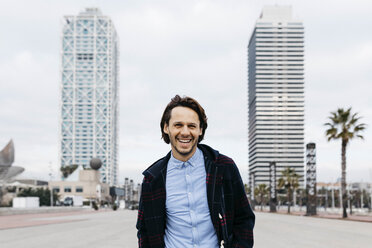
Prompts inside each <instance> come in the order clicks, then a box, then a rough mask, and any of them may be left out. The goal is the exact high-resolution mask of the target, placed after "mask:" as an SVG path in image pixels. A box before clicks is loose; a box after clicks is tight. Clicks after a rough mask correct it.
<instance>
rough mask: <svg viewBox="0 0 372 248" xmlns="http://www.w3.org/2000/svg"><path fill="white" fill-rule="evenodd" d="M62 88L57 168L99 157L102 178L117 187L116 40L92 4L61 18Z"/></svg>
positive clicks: (106, 18) (105, 21) (117, 78)
mask: <svg viewBox="0 0 372 248" xmlns="http://www.w3.org/2000/svg"><path fill="white" fill-rule="evenodd" d="M61 92H62V93H61V106H60V107H61V118H60V127H61V129H60V135H61V136H60V161H61V166H66V165H72V164H77V165H82V166H87V165H89V161H90V159H91V158H92V157H98V158H100V159H101V160H102V167H101V171H100V172H101V180H102V182H105V183H108V184H110V185H116V184H117V182H118V107H119V95H118V92H119V41H118V36H117V34H116V31H115V27H114V25H113V23H112V21H111V19H110V18H109V17H108V16H104V15H102V13H101V11H100V10H99V9H97V8H86V9H85V11H83V12H81V13H79V15H77V16H65V17H64V19H63V29H62V50H61Z"/></svg>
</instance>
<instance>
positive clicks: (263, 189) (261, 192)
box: [254, 183, 269, 211]
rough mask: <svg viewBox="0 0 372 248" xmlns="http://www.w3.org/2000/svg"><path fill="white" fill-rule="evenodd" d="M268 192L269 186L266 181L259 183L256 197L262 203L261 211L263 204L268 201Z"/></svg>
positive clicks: (255, 191)
mask: <svg viewBox="0 0 372 248" xmlns="http://www.w3.org/2000/svg"><path fill="white" fill-rule="evenodd" d="M268 194H269V187H268V186H267V185H266V184H264V183H263V184H259V185H257V187H256V188H255V189H254V195H255V197H256V199H258V202H259V203H260V205H261V211H262V208H263V205H264V204H265V203H266V201H267V196H268Z"/></svg>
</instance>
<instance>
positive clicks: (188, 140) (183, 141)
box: [178, 139, 191, 143]
mask: <svg viewBox="0 0 372 248" xmlns="http://www.w3.org/2000/svg"><path fill="white" fill-rule="evenodd" d="M178 141H179V142H181V143H189V142H191V139H187V140H181V139H179V140H178Z"/></svg>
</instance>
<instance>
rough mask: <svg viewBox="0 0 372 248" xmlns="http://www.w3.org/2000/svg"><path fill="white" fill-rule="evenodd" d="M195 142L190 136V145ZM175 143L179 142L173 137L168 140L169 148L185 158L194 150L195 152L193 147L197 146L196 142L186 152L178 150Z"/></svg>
mask: <svg viewBox="0 0 372 248" xmlns="http://www.w3.org/2000/svg"><path fill="white" fill-rule="evenodd" d="M194 141H195V137H193V136H192V140H191V143H192V142H194ZM177 142H179V141H178V140H177V137H174V138H171V139H170V143H171V146H172V147H173V149H174V150H175V151H176V152H177V153H178V154H180V155H181V156H182V157H187V156H189V155H190V154H191V153H192V152H193V151H194V150H195V147H196V146H197V145H198V142H195V143H193V144H192V146H191V147H190V149H189V150H186V151H180V150H179V149H178V148H177Z"/></svg>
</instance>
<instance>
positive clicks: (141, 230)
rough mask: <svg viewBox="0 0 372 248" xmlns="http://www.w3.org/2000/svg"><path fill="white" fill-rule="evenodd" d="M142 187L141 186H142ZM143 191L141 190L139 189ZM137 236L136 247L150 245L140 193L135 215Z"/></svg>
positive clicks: (145, 247)
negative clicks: (136, 214)
mask: <svg viewBox="0 0 372 248" xmlns="http://www.w3.org/2000/svg"><path fill="white" fill-rule="evenodd" d="M142 189H143V188H142ZM141 192H143V191H141ZM136 228H137V238H138V247H139V248H147V247H150V245H149V241H148V236H147V231H146V226H145V217H144V206H143V202H142V193H141V197H140V202H139V207H138V216H137V224H136Z"/></svg>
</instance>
